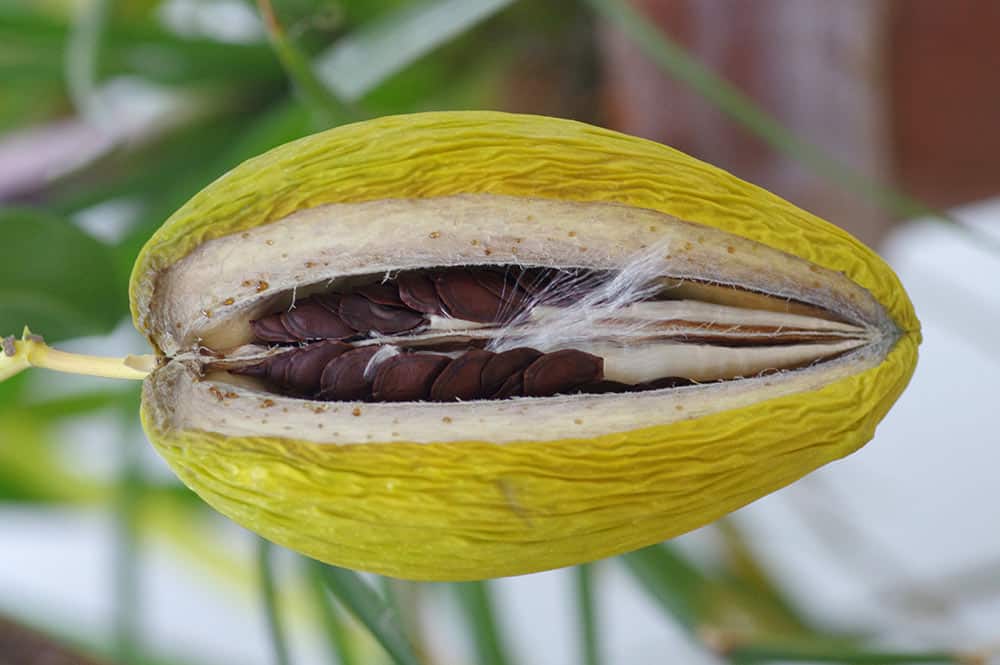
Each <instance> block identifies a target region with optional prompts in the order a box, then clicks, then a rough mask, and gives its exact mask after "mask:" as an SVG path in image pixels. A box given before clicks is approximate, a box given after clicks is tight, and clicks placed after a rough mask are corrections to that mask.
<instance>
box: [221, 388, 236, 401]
mask: <svg viewBox="0 0 1000 665" xmlns="http://www.w3.org/2000/svg"><path fill="white" fill-rule="evenodd" d="M222 396H223V397H225V398H226V399H236V398H237V397H239V395H237V394H236V393H234V392H233V391H232V390H230V391H229V392H227V393H225V394H223V395H222Z"/></svg>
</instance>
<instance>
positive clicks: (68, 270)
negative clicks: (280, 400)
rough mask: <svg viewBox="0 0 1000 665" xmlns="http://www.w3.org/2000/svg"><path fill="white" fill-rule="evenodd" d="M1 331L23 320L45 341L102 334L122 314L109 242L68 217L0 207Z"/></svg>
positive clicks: (16, 328)
mask: <svg viewBox="0 0 1000 665" xmlns="http://www.w3.org/2000/svg"><path fill="white" fill-rule="evenodd" d="M0 239H2V243H0V331H4V332H3V333H0V334H13V333H19V332H20V330H21V328H22V327H24V326H25V325H30V326H31V327H32V330H33V331H35V332H37V333H40V334H43V335H45V336H46V339H48V340H49V341H56V340H60V339H66V338H69V337H80V336H83V335H96V334H104V333H108V332H110V331H111V329H112V328H114V326H115V324H117V323H118V322H119V321H121V319H122V317H124V316H125V314H126V307H125V302H124V301H123V300H122V299H121V298H117V297H116V295H117V293H118V289H117V286H118V285H117V283H116V281H115V271H114V266H113V264H112V260H111V259H112V254H111V252H110V251H109V249H108V247H107V246H105V245H103V244H102V243H100V242H98V241H97V240H95V239H94V238H93V237H91V236H89V235H87V234H86V233H84V232H83V231H82V230H81V229H79V228H77V227H76V226H74V225H73V224H71V223H70V222H68V221H66V220H64V219H60V218H58V217H55V216H51V215H48V214H44V213H41V212H38V211H34V210H27V209H7V210H0Z"/></svg>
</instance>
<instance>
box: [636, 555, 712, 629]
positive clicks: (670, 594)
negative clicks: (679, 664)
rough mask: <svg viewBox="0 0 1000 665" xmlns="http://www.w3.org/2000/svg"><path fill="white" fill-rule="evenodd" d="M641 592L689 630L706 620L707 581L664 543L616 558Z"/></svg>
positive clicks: (707, 611) (707, 609)
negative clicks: (629, 573)
mask: <svg viewBox="0 0 1000 665" xmlns="http://www.w3.org/2000/svg"><path fill="white" fill-rule="evenodd" d="M620 559H621V561H622V562H623V563H624V564H625V565H626V567H627V568H628V570H629V572H631V573H632V575H633V576H634V577H635V578H636V581H637V582H639V584H640V586H641V587H642V589H643V590H644V591H646V592H647V593H648V594H650V595H651V596H652V597H653V600H655V601H656V602H657V603H659V604H660V606H662V607H663V609H664V610H666V611H667V612H668V613H669V614H670V615H671V616H673V618H674V619H676V620H677V622H678V623H680V624H681V625H682V626H684V627H685V628H687V629H689V630H694V629H696V628H697V627H698V626H699V625H701V624H703V623H707V622H708V621H709V619H710V618H711V617H710V616H709V611H710V610H709V602H708V601H709V584H708V580H706V579H705V577H704V575H703V574H702V573H701V571H699V570H698V569H696V568H695V567H694V566H692V565H691V564H689V563H688V562H687V561H686V560H684V558H683V557H681V556H680V555H679V554H677V552H676V551H674V549H673V548H671V547H669V546H668V545H664V544H661V545H653V546H652V547H646V548H644V549H641V550H637V551H635V552H631V553H629V554H625V555H623V556H622V557H620Z"/></svg>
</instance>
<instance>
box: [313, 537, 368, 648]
mask: <svg viewBox="0 0 1000 665" xmlns="http://www.w3.org/2000/svg"><path fill="white" fill-rule="evenodd" d="M302 560H303V561H304V563H305V566H306V579H307V580H308V583H309V589H310V591H312V594H313V598H314V599H315V603H316V609H317V611H318V612H319V618H320V624H321V625H322V627H323V635H324V637H326V642H327V646H328V647H329V654H330V656H331V658H330V662H331V663H336V665H357V664H358V660H357V658H356V657H355V656H354V650H353V649H352V648H351V640H350V636H349V635H348V628H347V626H345V625H344V621H343V620H342V618H341V617H340V615H339V614H338V611H337V608H336V607H335V606H334V604H333V600H332V599H331V598H330V594H329V593H328V592H327V590H326V584H325V582H324V580H323V568H324V565H323V564H322V563H320V562H318V561H314V560H312V559H307V558H305V557H302Z"/></svg>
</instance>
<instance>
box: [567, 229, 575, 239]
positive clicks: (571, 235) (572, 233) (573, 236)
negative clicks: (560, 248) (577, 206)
mask: <svg viewBox="0 0 1000 665" xmlns="http://www.w3.org/2000/svg"><path fill="white" fill-rule="evenodd" d="M566 235H568V236H569V237H570V238H575V237H576V231H570V232H569V233H567V234H566Z"/></svg>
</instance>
